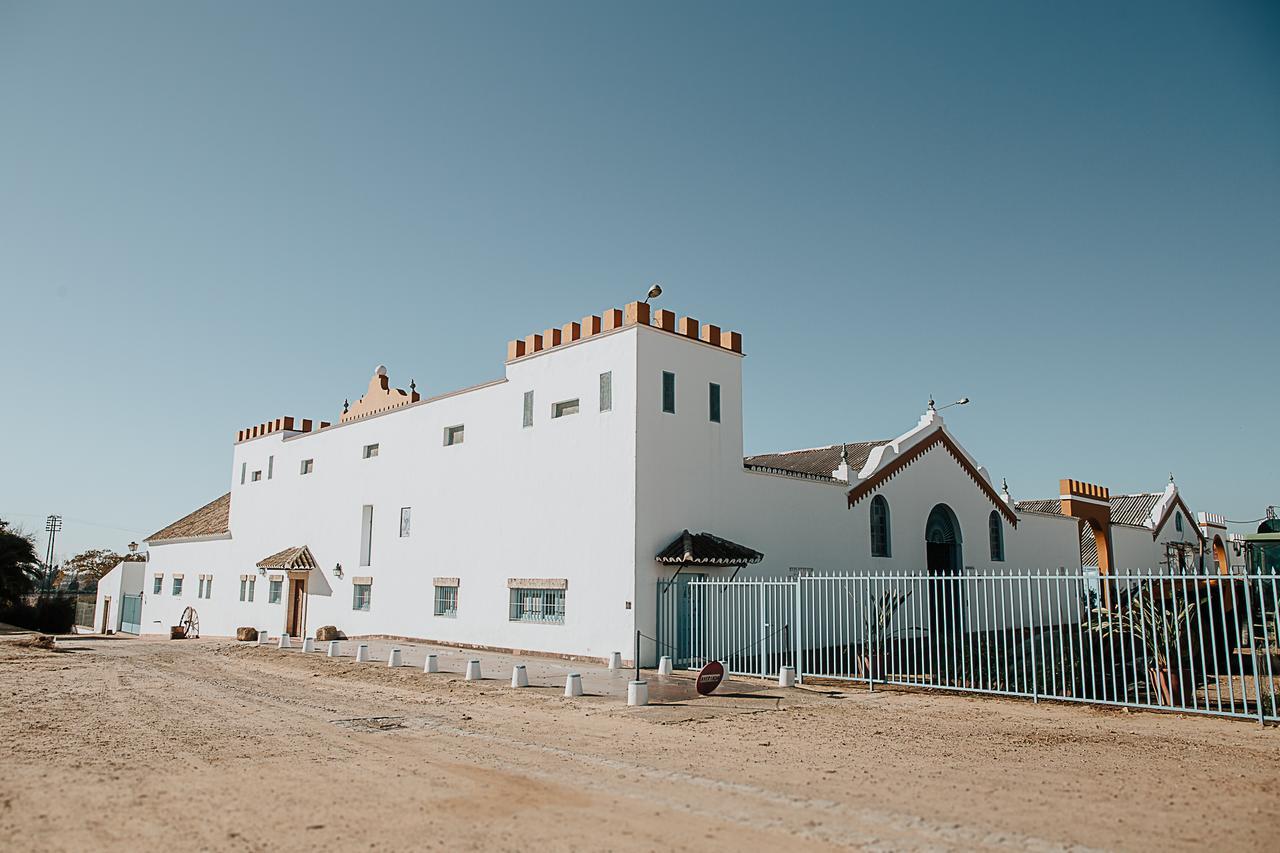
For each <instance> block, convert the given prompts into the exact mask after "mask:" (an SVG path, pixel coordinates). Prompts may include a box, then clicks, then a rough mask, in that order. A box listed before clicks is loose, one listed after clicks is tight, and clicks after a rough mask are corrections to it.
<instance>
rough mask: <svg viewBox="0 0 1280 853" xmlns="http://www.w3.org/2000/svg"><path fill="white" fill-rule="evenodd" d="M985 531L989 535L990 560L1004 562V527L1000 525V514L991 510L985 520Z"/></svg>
mask: <svg viewBox="0 0 1280 853" xmlns="http://www.w3.org/2000/svg"><path fill="white" fill-rule="evenodd" d="M987 529H988V530H989V531H990V533H991V559H992V560H994V561H995V562H997V563H1002V562H1004V525H1003V524H1001V523H1000V513H998V512H996V511H995V510H994V509H993V510H991V517H990V518H988V519H987Z"/></svg>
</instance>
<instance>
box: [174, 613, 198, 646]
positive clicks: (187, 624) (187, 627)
mask: <svg viewBox="0 0 1280 853" xmlns="http://www.w3.org/2000/svg"><path fill="white" fill-rule="evenodd" d="M178 624H180V625H181V626H182V628H183V631H184V634H183V636H184V637H186V638H187V639H195V638H196V637H199V636H200V616H199V614H197V613H196V611H195V608H194V607H188V608H187V609H186V610H184V611H182V619H181V621H179V623H178Z"/></svg>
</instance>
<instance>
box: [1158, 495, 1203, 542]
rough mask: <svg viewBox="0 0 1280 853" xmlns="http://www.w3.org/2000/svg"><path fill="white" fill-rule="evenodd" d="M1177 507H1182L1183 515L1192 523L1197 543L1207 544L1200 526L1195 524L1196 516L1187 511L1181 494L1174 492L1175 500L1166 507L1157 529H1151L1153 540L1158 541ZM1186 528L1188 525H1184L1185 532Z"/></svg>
mask: <svg viewBox="0 0 1280 853" xmlns="http://www.w3.org/2000/svg"><path fill="white" fill-rule="evenodd" d="M1176 507H1182V514H1183V515H1184V516H1186V517H1187V519H1188V520H1189V521H1190V522H1191V529H1192V530H1194V531H1195V533H1196V541H1198V542H1200V544H1202V545H1203V544H1204V542H1205V536H1204V534H1203V533H1202V532H1201V531H1200V525H1199V524H1196V523H1195V520H1196V517H1195V515H1193V514H1192V512H1191V510H1189V509H1187V505H1186V503H1184V502H1183V500H1182V493H1181V492H1174V494H1173V500H1171V501H1169V505H1168V506H1167V507H1165V510H1164V512H1163V513H1162V514H1161V516H1160V520H1159V521H1157V522H1156V525H1155V527H1152V528H1151V538H1152V539H1156V538H1157V537H1159V536H1160V528H1162V527H1164V525H1165V523H1166V522H1167V521H1168V520H1169V516H1171V515H1173V511H1174V509H1175V508H1176ZM1185 527H1186V525H1183V528H1184V531H1185Z"/></svg>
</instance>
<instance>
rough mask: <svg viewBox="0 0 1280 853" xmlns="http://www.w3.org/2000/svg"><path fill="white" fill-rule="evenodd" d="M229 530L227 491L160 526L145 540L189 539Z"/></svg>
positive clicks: (228, 498) (228, 531) (229, 505)
mask: <svg viewBox="0 0 1280 853" xmlns="http://www.w3.org/2000/svg"><path fill="white" fill-rule="evenodd" d="M230 532H231V493H230V492H227V493H226V494H225V495H223V496H222V497H220V498H215V499H214V500H212V501H210V502H209V503H207V504H205V505H204V506H202V507H200V508H199V509H198V510H196V511H195V512H193V513H191V514H190V515H184V516H183V517H182V518H180V519H178V520H177V521H175V522H174V523H173V524H170V525H169V526H168V527H164V528H161V529H160V530H157V531H156V532H155V533H152V534H151V535H150V536H148V537H147V538H146V540H145V541H147V542H163V541H164V540H166V539H189V538H192V537H195V536H217V535H218V534H221V533H230Z"/></svg>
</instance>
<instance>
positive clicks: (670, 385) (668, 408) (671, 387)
mask: <svg viewBox="0 0 1280 853" xmlns="http://www.w3.org/2000/svg"><path fill="white" fill-rule="evenodd" d="M662 411H663V412H665V413H667V414H669V415H674V414H675V413H676V375H675V374H674V373H672V372H670V371H669V370H664V371H662Z"/></svg>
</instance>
